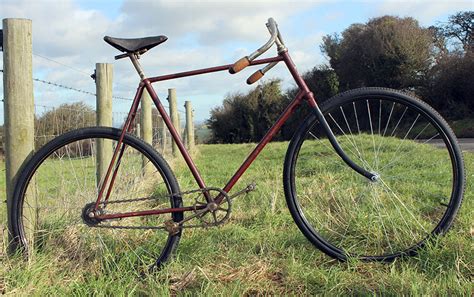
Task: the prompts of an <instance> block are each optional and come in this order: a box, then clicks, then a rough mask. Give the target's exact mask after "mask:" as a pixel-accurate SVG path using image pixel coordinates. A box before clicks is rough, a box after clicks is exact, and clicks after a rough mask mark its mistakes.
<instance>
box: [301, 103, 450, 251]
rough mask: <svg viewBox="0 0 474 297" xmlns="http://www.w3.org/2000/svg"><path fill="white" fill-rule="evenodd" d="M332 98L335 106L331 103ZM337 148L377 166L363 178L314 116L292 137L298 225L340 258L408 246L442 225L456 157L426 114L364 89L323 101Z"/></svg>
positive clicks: (414, 245) (414, 106) (407, 248)
mask: <svg viewBox="0 0 474 297" xmlns="http://www.w3.org/2000/svg"><path fill="white" fill-rule="evenodd" d="M336 105H337V106H336ZM323 111H324V114H325V117H326V120H327V121H328V123H329V125H330V126H331V129H332V131H333V132H334V134H335V135H336V137H337V139H338V142H339V143H340V144H341V146H342V147H343V149H344V151H345V152H346V153H347V154H348V155H349V156H350V158H351V159H353V160H354V161H355V162H356V163H357V164H359V165H361V166H362V167H364V168H365V169H366V170H369V171H371V172H374V173H376V174H377V176H378V179H377V181H375V182H370V181H368V180H367V179H365V178H363V177H362V176H360V175H358V174H357V173H356V172H354V171H353V170H352V169H350V168H349V167H348V166H347V165H346V164H345V163H343V161H342V160H341V159H340V157H339V156H337V155H336V154H335V152H334V150H333V149H332V147H331V145H330V144H329V141H328V140H327V139H324V137H323V136H322V135H320V134H321V131H323V130H322V127H320V125H319V123H318V122H315V123H314V124H313V125H312V126H311V127H309V129H307V130H306V135H304V137H302V138H301V139H300V144H301V147H300V149H299V152H298V153H297V154H296V159H295V160H294V166H295V167H294V174H293V176H294V180H293V185H294V186H293V192H294V193H293V194H294V195H293V196H294V197H296V207H297V208H298V210H299V213H300V215H301V218H302V220H303V222H304V225H305V226H304V227H305V228H306V229H307V230H308V232H310V233H311V234H312V236H313V237H314V238H316V239H317V241H318V242H319V243H322V244H323V245H324V246H325V248H327V249H329V251H330V253H332V254H333V255H336V256H337V257H340V258H346V257H352V256H354V257H359V258H363V259H382V260H386V259H390V258H394V257H396V256H399V255H401V254H411V253H413V252H414V251H415V250H416V249H417V248H418V247H419V246H420V245H422V244H423V242H424V240H425V239H426V238H427V237H429V236H430V235H431V234H432V233H439V232H441V231H443V230H444V229H443V224H444V221H445V220H446V218H447V217H448V216H449V214H450V212H451V210H450V209H451V208H455V209H457V208H456V207H454V206H451V205H450V202H451V197H454V196H456V191H455V185H456V184H457V182H458V181H457V177H456V175H457V172H456V168H457V167H456V166H455V165H457V164H456V162H455V158H454V157H453V156H454V152H453V149H452V148H451V146H450V142H449V140H448V138H447V136H446V135H445V133H444V132H443V130H442V129H441V126H440V125H439V124H438V123H437V122H436V120H435V118H434V117H433V115H432V114H430V113H427V112H426V110H425V109H423V108H420V106H419V105H418V104H414V103H412V102H411V101H410V102H408V101H406V100H403V99H400V98H393V97H385V96H374V95H368V96H365V97H357V98H354V99H353V100H341V101H340V104H329V105H327V108H323Z"/></svg>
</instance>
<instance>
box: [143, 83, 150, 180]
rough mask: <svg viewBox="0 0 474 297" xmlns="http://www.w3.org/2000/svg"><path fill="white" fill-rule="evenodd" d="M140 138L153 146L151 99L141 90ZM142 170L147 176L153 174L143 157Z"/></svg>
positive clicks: (146, 92) (145, 91)
mask: <svg viewBox="0 0 474 297" xmlns="http://www.w3.org/2000/svg"><path fill="white" fill-rule="evenodd" d="M140 136H141V138H142V139H143V140H144V141H145V142H146V143H149V144H150V145H153V122H152V111H151V97H150V94H148V91H147V90H146V89H145V90H143V94H142V100H141V110H140ZM142 170H143V172H142V173H143V174H144V175H146V174H149V173H151V172H153V164H151V163H149V161H148V159H147V158H146V157H145V156H142Z"/></svg>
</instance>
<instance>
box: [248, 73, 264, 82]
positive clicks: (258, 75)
mask: <svg viewBox="0 0 474 297" xmlns="http://www.w3.org/2000/svg"><path fill="white" fill-rule="evenodd" d="M264 74H265V73H263V72H262V70H260V69H259V70H257V71H255V72H254V73H253V74H252V75H251V76H249V78H247V84H248V85H251V84H253V83H254V82H256V81H257V80H259V79H261V78H262V77H263V75H264Z"/></svg>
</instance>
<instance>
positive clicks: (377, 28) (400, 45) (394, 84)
mask: <svg viewBox="0 0 474 297" xmlns="http://www.w3.org/2000/svg"><path fill="white" fill-rule="evenodd" d="M321 50H322V51H323V52H324V53H325V54H326V55H327V56H328V57H329V62H330V64H331V67H332V68H333V69H334V70H335V72H336V73H337V75H338V77H339V82H340V87H341V89H343V90H347V89H352V88H356V87H363V86H382V87H391V88H396V89H403V88H412V87H414V86H418V85H419V84H420V83H421V82H422V77H423V74H424V73H426V72H427V71H428V69H429V68H430V65H431V63H432V61H433V38H432V34H431V31H430V30H428V29H424V28H421V27H420V26H419V24H418V22H417V21H416V20H415V19H413V18H409V17H407V18H399V17H394V16H383V17H379V18H374V19H371V20H370V21H369V22H367V23H366V24H353V25H351V26H350V27H349V28H347V29H346V30H345V31H344V32H343V33H342V36H339V35H337V34H333V35H327V36H325V37H324V38H323V44H322V45H321Z"/></svg>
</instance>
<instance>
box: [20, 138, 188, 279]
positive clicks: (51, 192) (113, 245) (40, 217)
mask: <svg viewBox="0 0 474 297" xmlns="http://www.w3.org/2000/svg"><path fill="white" fill-rule="evenodd" d="M98 137H100V138H101V139H99V138H97V137H84V136H79V137H76V138H74V139H70V140H68V141H65V142H64V143H63V145H57V146H56V147H55V148H54V151H51V152H50V153H47V154H46V153H45V154H44V156H43V157H42V158H41V161H40V162H38V164H37V166H36V169H35V171H34V173H33V174H30V176H29V177H28V183H27V184H25V185H24V186H23V191H22V193H23V195H22V197H23V198H22V199H20V202H19V210H18V211H19V215H18V226H19V233H20V237H21V243H22V245H23V247H26V248H27V251H28V253H29V254H30V255H33V256H34V257H38V256H39V257H43V256H45V257H47V259H49V260H51V259H53V261H52V262H53V263H58V262H60V263H61V264H62V265H61V266H62V267H63V268H65V269H67V270H71V271H77V269H90V265H91V264H92V265H95V266H96V267H94V269H92V270H93V271H97V272H100V271H103V270H104V269H105V270H108V269H109V268H114V269H116V268H120V267H124V268H126V269H131V268H132V267H133V268H134V269H136V268H137V267H148V266H149V265H151V264H153V263H154V262H155V261H157V259H158V260H159V261H163V260H166V258H167V257H168V254H169V252H170V248H171V247H172V246H173V243H174V241H176V240H177V238H178V237H179V236H178V237H177V236H168V234H167V232H165V231H164V230H131V229H122V228H120V229H118V228H117V227H119V226H123V227H131V226H142V227H143V226H153V227H160V226H163V223H164V221H167V220H171V219H173V217H172V216H171V215H170V214H167V215H162V216H159V217H156V216H150V217H146V218H144V217H136V218H125V219H122V220H116V221H107V222H101V224H98V225H96V226H94V227H91V226H88V224H89V225H94V224H91V222H85V220H84V218H82V214H83V211H84V208H85V207H86V205H87V204H88V203H91V202H94V201H95V199H96V197H97V192H98V190H97V189H98V187H97V180H98V177H97V144H98V143H99V142H101V141H102V142H103V143H104V145H105V146H107V147H108V148H109V149H110V150H111V151H112V150H113V148H115V147H116V144H117V140H116V139H117V135H115V136H110V135H109V136H106V135H101V136H98ZM102 137H108V138H110V137H112V138H115V139H107V140H104V139H102ZM128 138H129V137H126V139H125V142H126V144H127V147H126V150H125V152H124V154H123V157H122V161H121V164H120V169H119V171H118V174H117V177H116V180H115V185H114V190H113V192H112V194H111V195H110V198H109V201H110V204H107V206H106V208H105V210H106V211H107V212H108V213H119V212H127V211H136V210H145V209H150V208H163V207H170V206H176V205H175V203H172V202H170V201H171V199H170V198H169V197H170V194H171V193H172V185H171V184H170V182H169V178H167V177H166V176H165V174H164V173H163V171H162V170H161V169H160V168H159V167H157V165H156V164H157V163H156V161H154V160H153V159H154V157H152V156H151V155H150V153H148V152H147V150H143V149H140V148H139V146H140V145H137V143H136V140H134V141H130V140H128ZM65 143H67V144H65ZM108 162H109V160H108V159H107V160H105V163H106V164H108ZM102 178H103V176H102ZM102 178H101V179H102ZM175 188H176V186H175ZM175 190H177V189H175ZM144 197H149V198H154V199H153V200H151V199H150V200H147V201H138V202H137V201H135V202H133V203H132V202H130V203H116V204H114V203H113V202H115V201H117V200H124V199H132V198H144ZM178 216H180V214H175V215H174V219H175V220H176V219H177V217H178ZM33 222H34V223H33ZM100 226H102V227H101V228H98V227H100ZM105 226H107V228H104V227H105ZM111 226H112V227H114V228H110V227H111ZM33 242H34V244H32V243H33ZM71 268H74V269H71ZM97 268H100V269H97Z"/></svg>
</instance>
